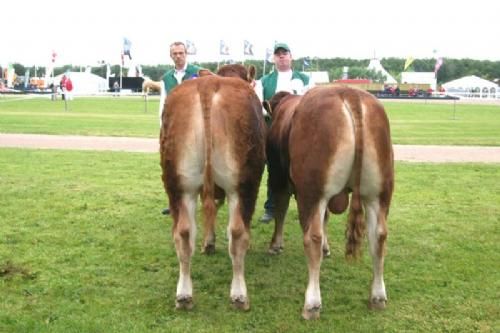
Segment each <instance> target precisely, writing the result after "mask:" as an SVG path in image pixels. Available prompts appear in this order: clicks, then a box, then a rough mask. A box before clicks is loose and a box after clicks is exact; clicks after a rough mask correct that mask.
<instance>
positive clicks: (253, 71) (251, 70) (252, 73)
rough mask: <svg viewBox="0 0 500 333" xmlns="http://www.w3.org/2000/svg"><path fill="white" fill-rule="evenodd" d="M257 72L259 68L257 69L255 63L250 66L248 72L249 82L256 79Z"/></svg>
mask: <svg viewBox="0 0 500 333" xmlns="http://www.w3.org/2000/svg"><path fill="white" fill-rule="evenodd" d="M256 72H257V70H256V69H255V66H254V65H250V66H248V74H247V81H248V82H252V81H253V80H255V74H256Z"/></svg>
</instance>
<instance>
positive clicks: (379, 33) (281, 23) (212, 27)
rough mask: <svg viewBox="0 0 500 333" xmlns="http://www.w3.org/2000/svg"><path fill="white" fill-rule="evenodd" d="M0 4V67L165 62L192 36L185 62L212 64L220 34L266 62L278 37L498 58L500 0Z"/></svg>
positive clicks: (359, 54)
mask: <svg viewBox="0 0 500 333" xmlns="http://www.w3.org/2000/svg"><path fill="white" fill-rule="evenodd" d="M0 8H1V13H2V15H1V17H2V18H1V21H0V22H1V24H2V32H1V33H0V36H1V37H0V64H3V65H5V64H7V63H9V62H18V63H22V64H24V65H33V64H36V65H39V66H46V65H47V64H48V63H49V62H50V59H51V53H52V50H54V51H56V53H57V54H58V56H57V58H56V66H57V65H64V64H73V65H96V64H97V61H99V60H105V61H106V62H109V63H111V64H118V63H119V62H120V53H121V50H122V47H123V38H124V37H127V38H128V39H130V41H131V42H132V48H131V54H132V57H133V61H134V62H136V63H140V64H159V63H161V64H171V61H170V58H169V55H168V45H169V44H170V43H171V42H173V41H175V40H181V41H185V40H192V41H193V42H194V43H195V45H196V47H197V49H198V53H197V55H196V56H191V58H190V59H191V61H217V59H218V58H220V57H219V41H220V40H221V39H222V40H224V41H226V43H227V44H228V45H229V48H230V53H231V56H230V58H232V59H235V60H241V59H243V41H244V40H248V41H250V42H251V43H252V44H253V45H254V56H253V57H247V59H263V58H264V55H265V50H266V48H269V47H271V46H272V45H273V44H274V41H283V42H286V43H288V45H289V46H290V48H291V49H292V55H293V56H294V57H295V58H299V57H304V56H310V57H320V58H335V57H349V58H354V59H369V58H372V57H374V55H375V56H376V57H377V58H386V57H399V58H406V57H408V56H412V57H414V58H432V57H434V56H442V57H444V58H447V57H448V58H472V59H478V60H496V61H498V60H500V35H499V34H500V19H499V18H498V17H499V13H500V1H498V0H475V1H466V2H457V1H448V0H441V1H440V0H415V1H404V0H403V1H397V0H389V1H368V0H366V1H361V0H349V1H329V0H304V1H300V2H299V1H278V0H265V1H262V0H252V1H237V0H212V1H206V0H205V1H202V0H200V1H192V0H182V1H175V2H172V1H147V0H142V1H131V0H121V1H116V0H102V1H100V2H94V1H90V0H86V1H82V0H65V1H61V0H8V1H3V2H2V5H1V6H0Z"/></svg>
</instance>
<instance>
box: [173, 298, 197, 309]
mask: <svg viewBox="0 0 500 333" xmlns="http://www.w3.org/2000/svg"><path fill="white" fill-rule="evenodd" d="M175 308H176V309H179V310H181V309H182V310H191V309H192V308H193V297H192V296H189V295H178V296H177V297H176V299H175Z"/></svg>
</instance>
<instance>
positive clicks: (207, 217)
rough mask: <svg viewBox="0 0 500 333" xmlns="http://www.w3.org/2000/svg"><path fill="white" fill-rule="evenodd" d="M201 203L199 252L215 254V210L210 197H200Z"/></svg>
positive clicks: (213, 202)
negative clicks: (201, 216)
mask: <svg viewBox="0 0 500 333" xmlns="http://www.w3.org/2000/svg"><path fill="white" fill-rule="evenodd" d="M201 199H202V202H203V214H204V219H203V222H204V223H203V246H202V248H201V252H202V253H205V254H213V253H214V252H215V218H216V214H217V208H216V204H215V201H214V199H213V198H212V197H207V196H203V195H202V198H201Z"/></svg>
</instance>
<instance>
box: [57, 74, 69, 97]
mask: <svg viewBox="0 0 500 333" xmlns="http://www.w3.org/2000/svg"><path fill="white" fill-rule="evenodd" d="M67 79H68V78H67V77H66V75H63V76H62V78H61V82H59V88H61V95H62V99H63V101H64V100H66V80H67Z"/></svg>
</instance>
